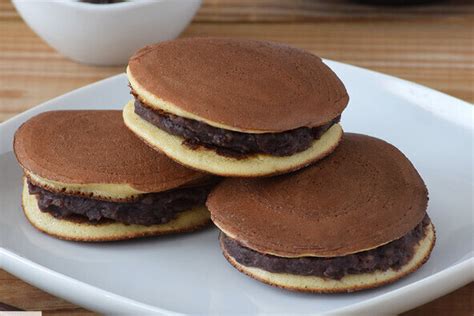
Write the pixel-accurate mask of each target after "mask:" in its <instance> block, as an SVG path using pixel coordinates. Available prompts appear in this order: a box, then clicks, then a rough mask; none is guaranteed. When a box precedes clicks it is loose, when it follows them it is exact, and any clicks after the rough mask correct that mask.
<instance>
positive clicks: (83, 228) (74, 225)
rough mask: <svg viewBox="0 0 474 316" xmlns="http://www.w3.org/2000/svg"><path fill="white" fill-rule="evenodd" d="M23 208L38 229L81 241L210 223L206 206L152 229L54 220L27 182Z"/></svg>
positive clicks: (166, 231)
mask: <svg viewBox="0 0 474 316" xmlns="http://www.w3.org/2000/svg"><path fill="white" fill-rule="evenodd" d="M22 205H23V211H24V212H25V215H26V217H27V219H28V220H29V221H30V223H31V224H32V225H33V226H34V227H36V228H37V229H38V230H40V231H42V232H44V233H46V234H48V235H52V236H54V237H57V238H60V239H66V240H74V241H84V242H100V241H115V240H125V239H133V238H140V237H148V236H157V235H164V234H171V233H179V232H188V231H194V230H197V229H199V228H202V227H204V226H207V225H208V224H209V223H210V218H209V211H208V210H207V209H206V207H205V206H199V207H195V208H193V209H191V210H189V211H185V212H181V213H180V214H179V215H178V217H177V218H176V219H174V220H172V221H170V222H168V223H165V224H160V225H152V226H143V225H125V224H122V223H119V222H107V223H103V224H99V225H94V224H91V223H88V222H87V221H84V222H74V221H69V220H65V219H57V218H55V217H54V216H52V215H51V214H49V213H45V212H42V211H41V210H40V209H39V207H38V200H37V199H36V196H34V195H32V194H30V193H29V192H28V186H27V184H26V182H25V183H24V186H23V194H22Z"/></svg>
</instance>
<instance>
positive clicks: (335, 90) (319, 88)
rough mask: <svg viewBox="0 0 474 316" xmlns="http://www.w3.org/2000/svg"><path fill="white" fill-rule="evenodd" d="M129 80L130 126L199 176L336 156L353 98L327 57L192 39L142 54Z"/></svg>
mask: <svg viewBox="0 0 474 316" xmlns="http://www.w3.org/2000/svg"><path fill="white" fill-rule="evenodd" d="M127 75H128V79H129V82H130V87H131V92H132V94H133V95H134V100H132V101H130V102H129V103H128V104H127V105H126V106H125V108H124V111H123V116H124V121H125V124H126V125H127V127H128V128H130V130H131V131H132V132H134V133H135V134H136V135H137V136H138V137H140V138H141V139H142V140H143V141H144V142H146V143H147V144H148V145H150V146H151V147H152V148H155V149H156V150H159V151H162V152H163V153H165V154H166V155H167V156H169V157H170V158H172V159H174V160H176V161H178V162H179V163H181V164H183V165H185V166H188V167H190V168H193V169H197V170H201V171H205V172H209V173H213V174H217V175H222V176H238V177H259V176H268V175H275V174H282V173H287V172H290V171H293V170H297V169H300V168H302V167H304V166H307V165H309V164H311V163H313V162H315V161H317V160H319V159H321V158H323V157H324V156H326V155H328V154H329V153H331V152H332V151H333V150H334V149H335V148H336V146H337V144H338V143H339V141H340V139H341V137H342V133H343V132H342V128H341V126H340V124H339V120H340V116H341V113H342V111H343V110H344V109H345V107H346V105H347V103H348V100H349V97H348V95H347V92H346V89H345V87H344V85H343V84H342V82H341V81H340V80H339V78H338V77H337V76H336V74H335V73H334V72H333V71H332V70H331V69H330V68H329V67H328V66H326V65H325V64H324V62H323V61H322V60H321V59H320V58H319V57H317V56H315V55H313V54H311V53H309V52H306V51H304V50H301V49H297V48H293V47H290V46H287V45H283V44H277V43H271V42H262V41H253V40H242V39H228V38H187V39H179V40H174V41H168V42H162V43H159V44H156V45H151V46H147V47H144V48H142V49H141V50H139V51H138V52H137V53H136V54H135V55H134V56H132V57H131V58H130V61H129V64H128V68H127Z"/></svg>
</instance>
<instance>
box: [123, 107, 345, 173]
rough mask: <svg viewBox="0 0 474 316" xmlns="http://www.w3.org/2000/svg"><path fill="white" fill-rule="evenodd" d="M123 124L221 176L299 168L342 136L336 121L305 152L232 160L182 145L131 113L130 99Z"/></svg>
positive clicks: (175, 156) (182, 160) (153, 143)
mask: <svg viewBox="0 0 474 316" xmlns="http://www.w3.org/2000/svg"><path fill="white" fill-rule="evenodd" d="M123 118H124V122H125V125H127V127H128V128H129V129H130V130H131V131H132V132H134V133H135V134H137V135H138V136H139V137H140V138H141V139H143V140H144V141H145V142H146V143H147V144H148V145H150V146H151V147H153V148H155V149H157V150H160V151H162V152H163V153H165V154H166V155H167V156H169V157H170V158H172V159H174V160H176V161H178V162H179V163H181V164H183V165H185V166H187V167H190V168H193V169H197V170H203V171H206V172H209V173H213V174H217V175H221V176H237V177H257V176H266V175H275V174H281V173H286V172H289V171H293V170H297V169H300V168H303V167H305V166H307V165H309V164H311V163H312V162H314V161H316V160H319V159H321V158H323V157H325V156H326V155H328V154H329V153H331V152H332V151H333V150H334V149H335V148H336V146H337V144H338V143H339V141H340V139H341V138H342V134H343V131H342V128H341V126H340V125H339V124H335V125H333V126H332V127H331V128H329V129H328V130H327V131H326V132H325V133H324V134H323V135H322V136H321V138H320V139H318V140H315V141H314V142H313V143H312V145H311V147H309V148H308V149H306V150H305V151H302V152H299V153H296V154H294V155H291V156H286V157H277V156H270V155H261V154H257V155H252V156H249V157H246V158H243V159H235V158H232V157H225V156H222V155H218V154H217V153H216V152H215V151H214V150H212V149H207V148H203V147H200V148H198V149H191V148H188V147H187V146H185V145H183V138H182V137H178V136H174V135H171V134H168V133H166V132H165V131H163V130H161V129H159V128H158V127H156V126H154V125H153V124H151V123H149V122H147V121H145V120H144V119H142V118H141V117H140V116H138V115H137V114H135V111H134V104H133V101H130V102H129V103H127V105H126V106H125V108H124V110H123Z"/></svg>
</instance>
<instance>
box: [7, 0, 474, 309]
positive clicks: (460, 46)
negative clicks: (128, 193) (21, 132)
mask: <svg viewBox="0 0 474 316" xmlns="http://www.w3.org/2000/svg"><path fill="white" fill-rule="evenodd" d="M198 35H202V36H204V35H207V36H209V35H213V36H232V37H245V38H255V39H267V40H273V41H280V42H286V43H289V44H292V45H295V46H298V47H302V48H305V49H308V50H310V51H312V52H314V53H315V54H317V55H319V56H322V57H325V58H329V59H334V60H338V61H342V62H346V63H349V64H354V65H357V66H361V67H366V68H369V69H373V70H377V71H381V72H385V73H388V74H391V75H394V76H397V77H401V78H404V79H407V80H411V81H415V82H418V83H421V84H423V85H426V86H429V87H431V88H434V89H437V90H441V91H443V92H445V93H448V94H451V95H453V96H455V97H458V98H461V99H464V100H466V101H469V102H473V101H474V60H473V59H474V5H473V3H472V1H470V0H465V1H437V2H435V3H433V4H430V5H424V6H405V7H376V6H368V5H361V4H358V3H357V2H355V1H349V0H335V1H323V0H319V1H318V0H260V1H255V0H204V4H203V6H202V8H201V9H200V11H199V13H198V15H197V16H196V17H195V19H194V21H193V23H192V24H191V25H190V26H189V27H188V28H187V29H186V31H185V32H184V34H183V36H198ZM123 71H124V67H123V66H120V67H91V66H85V65H80V64H77V63H75V62H72V61H70V60H68V59H66V58H64V57H62V56H60V55H59V54H58V53H57V52H55V51H54V50H53V49H51V48H50V47H49V46H48V45H46V44H45V43H44V42H43V41H42V40H41V39H40V38H38V37H37V36H36V35H35V34H34V33H33V32H32V31H31V30H30V29H29V28H28V27H27V26H26V25H25V23H24V22H23V21H22V20H21V19H20V17H19V16H18V15H17V13H16V12H15V9H14V8H13V6H12V5H11V3H10V2H9V1H8V0H0V122H1V121H3V120H6V119H8V118H10V117H12V116H14V115H16V114H18V113H20V112H22V111H24V110H26V109H28V108H30V107H32V106H35V105H37V104H39V103H41V102H43V101H45V100H48V99H50V98H52V97H55V96H58V95H61V94H63V93H65V92H67V91H70V90H72V89H75V88H78V87H81V86H84V85H86V84H88V83H91V82H94V81H97V80H100V79H103V78H105V77H108V76H110V75H114V74H117V73H120V72H123ZM381 102H383V100H382V101H381ZM381 106H383V104H381ZM0 302H3V303H6V304H10V305H14V306H17V307H20V308H22V309H26V310H43V311H44V312H45V314H47V315H71V314H73V315H90V314H92V313H91V312H88V311H86V310H84V309H82V308H80V307H77V306H75V305H73V304H70V303H68V302H65V301H63V300H61V299H59V298H56V297H53V296H51V295H49V294H47V293H45V292H43V291H41V290H38V289H36V288H34V287H32V286H30V285H28V284H26V283H24V282H22V281H21V280H19V279H17V278H15V277H13V276H12V275H10V274H8V273H6V272H5V271H2V270H0ZM473 304H474V285H473V284H470V285H468V286H465V287H463V288H461V289H459V290H457V291H455V292H453V293H451V294H449V295H446V296H444V297H442V298H440V299H437V300H435V301H433V302H431V303H428V304H426V305H424V306H421V307H419V308H417V309H415V310H412V311H410V312H408V313H407V315H424V314H436V315H454V314H455V315H472V314H473V313H474V306H473Z"/></svg>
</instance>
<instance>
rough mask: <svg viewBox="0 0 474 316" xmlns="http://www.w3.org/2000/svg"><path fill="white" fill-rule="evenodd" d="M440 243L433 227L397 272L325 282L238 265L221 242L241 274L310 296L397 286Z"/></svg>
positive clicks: (384, 272) (358, 275)
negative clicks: (391, 284) (390, 285)
mask: <svg viewBox="0 0 474 316" xmlns="http://www.w3.org/2000/svg"><path fill="white" fill-rule="evenodd" d="M435 242H436V232H435V228H434V226H433V224H432V223H430V225H429V229H428V231H427V234H426V236H425V237H424V238H423V239H422V240H421V241H420V243H419V244H418V245H417V246H416V251H415V254H414V256H413V257H412V259H411V260H410V261H409V262H408V263H407V264H405V265H404V266H402V267H401V268H400V270H398V271H396V270H393V269H388V270H386V271H376V272H372V273H362V274H349V275H346V276H344V277H343V278H341V279H340V280H334V279H327V278H321V277H317V276H302V275H293V274H288V273H273V272H268V271H265V270H263V269H260V268H254V267H247V266H244V265H242V264H240V263H238V262H237V261H236V260H235V259H234V258H233V257H232V256H230V255H229V254H228V253H227V251H226V250H225V248H224V247H223V245H222V241H220V246H221V249H222V252H223V255H224V257H225V258H226V259H227V261H229V263H230V264H231V265H232V266H233V267H234V268H236V269H237V270H238V271H240V272H242V273H244V274H246V275H247V276H249V277H251V278H253V279H255V280H257V281H260V282H263V283H265V284H268V285H271V286H275V287H279V288H281V289H285V290H290V291H296V292H309V293H351V292H356V291H361V290H368V289H372V288H376V287H380V286H383V285H387V284H390V283H393V282H395V281H397V280H399V279H400V278H402V277H404V276H406V275H408V274H410V273H413V272H415V271H416V270H418V269H419V268H420V267H421V266H422V265H423V264H424V263H425V262H426V261H427V260H428V259H429V257H430V254H431V251H432V250H433V247H434V245H435Z"/></svg>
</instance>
